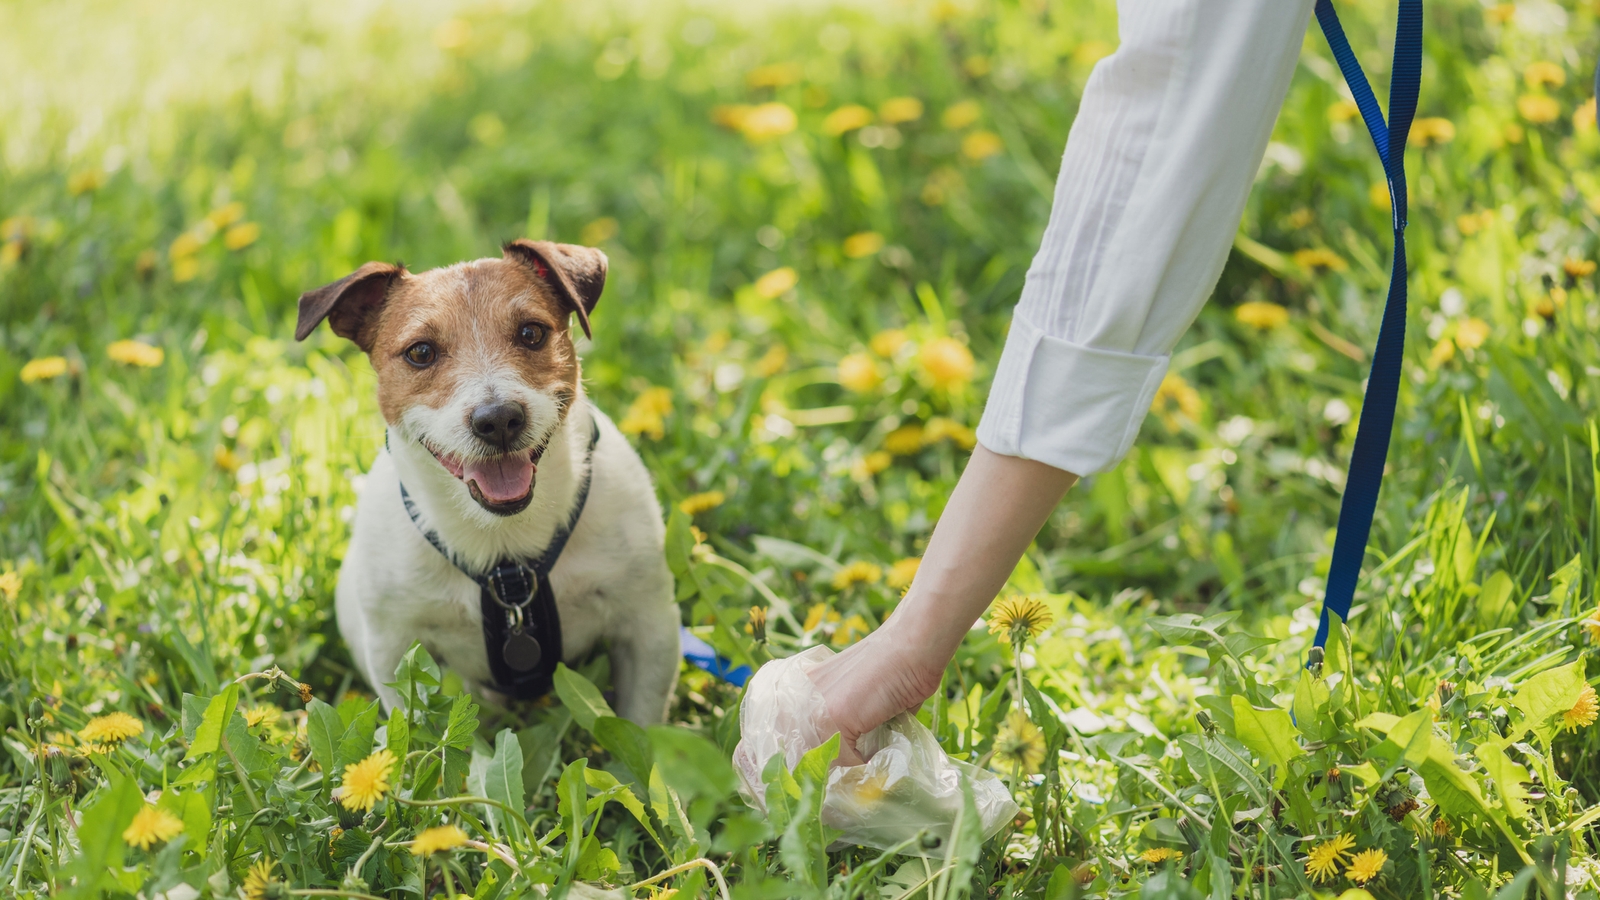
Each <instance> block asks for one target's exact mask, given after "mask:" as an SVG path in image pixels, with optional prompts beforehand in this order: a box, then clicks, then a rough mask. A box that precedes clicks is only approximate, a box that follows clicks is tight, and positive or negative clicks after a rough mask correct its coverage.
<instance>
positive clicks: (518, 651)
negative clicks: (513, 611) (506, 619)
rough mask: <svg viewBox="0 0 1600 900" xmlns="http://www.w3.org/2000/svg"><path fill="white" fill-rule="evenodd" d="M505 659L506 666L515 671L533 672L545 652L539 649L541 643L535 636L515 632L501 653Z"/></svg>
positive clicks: (509, 637)
mask: <svg viewBox="0 0 1600 900" xmlns="http://www.w3.org/2000/svg"><path fill="white" fill-rule="evenodd" d="M500 655H501V656H503V657H504V658H505V661H506V665H508V666H510V667H511V668H512V670H513V671H517V672H531V671H532V670H533V668H534V667H535V666H537V665H538V664H539V659H540V658H541V657H543V656H544V651H543V650H542V649H541V648H540V647H539V642H538V641H536V640H534V638H533V635H531V634H525V633H523V632H520V631H514V632H512V633H511V634H510V636H508V637H507V638H506V644H505V647H503V648H502V649H501V651H500Z"/></svg>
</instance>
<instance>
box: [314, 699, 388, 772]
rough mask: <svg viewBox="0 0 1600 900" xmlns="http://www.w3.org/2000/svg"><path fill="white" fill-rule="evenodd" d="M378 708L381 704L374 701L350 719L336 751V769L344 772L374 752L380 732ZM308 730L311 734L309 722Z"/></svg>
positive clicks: (334, 762) (334, 761)
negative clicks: (346, 768) (373, 742)
mask: <svg viewBox="0 0 1600 900" xmlns="http://www.w3.org/2000/svg"><path fill="white" fill-rule="evenodd" d="M378 708H379V703H378V701H377V700H374V701H372V702H371V703H370V704H368V705H367V706H366V707H365V708H363V709H361V710H360V711H359V712H357V713H356V714H355V715H354V716H353V717H352V718H351V719H350V721H349V724H348V725H347V726H346V727H345V728H344V731H343V734H342V735H341V736H340V738H339V746H338V747H337V748H336V749H335V750H334V760H333V765H334V768H336V769H338V770H339V771H344V767H345V766H348V765H350V764H351V763H357V762H360V761H362V760H363V759H366V758H367V755H368V754H370V753H371V752H372V736H373V735H374V734H375V733H377V730H378ZM306 729H307V733H308V734H309V733H310V723H309V722H308V723H307V725H306Z"/></svg>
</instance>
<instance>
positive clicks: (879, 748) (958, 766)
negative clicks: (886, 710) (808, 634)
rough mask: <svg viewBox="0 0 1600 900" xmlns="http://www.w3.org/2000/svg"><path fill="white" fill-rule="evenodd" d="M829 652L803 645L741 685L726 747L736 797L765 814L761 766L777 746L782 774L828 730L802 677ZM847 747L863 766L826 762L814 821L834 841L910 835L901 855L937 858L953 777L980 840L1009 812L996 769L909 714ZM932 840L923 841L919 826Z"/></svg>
mask: <svg viewBox="0 0 1600 900" xmlns="http://www.w3.org/2000/svg"><path fill="white" fill-rule="evenodd" d="M832 655H833V651H831V650H829V649H828V648H827V647H812V648H811V649H809V650H806V651H805V652H804V653H800V654H798V655H796V656H791V657H789V658H788V659H777V660H773V661H772V662H769V663H767V664H766V665H764V666H762V667H761V669H760V670H759V671H757V672H756V674H755V677H754V678H752V679H751V680H750V684H749V687H748V688H746V690H745V695H744V703H743V705H742V706H741V709H740V714H739V728H740V740H739V746H738V748H737V749H735V750H734V752H733V764H734V769H735V770H737V771H738V773H739V792H740V793H741V794H743V795H744V799H745V802H747V803H749V804H750V805H751V806H753V807H755V808H756V809H759V810H761V811H762V812H763V813H764V812H766V788H765V787H764V786H763V784H762V781H761V771H762V769H763V768H764V767H765V765H766V763H767V760H769V759H771V758H772V757H773V756H774V755H775V754H778V753H782V754H783V759H784V762H785V763H786V764H787V765H788V767H789V769H790V770H791V771H792V770H793V769H794V767H795V766H796V765H798V764H799V762H800V758H801V757H802V756H804V755H805V754H806V752H807V751H809V750H812V749H814V748H816V747H818V746H820V745H821V744H823V743H824V742H826V741H827V740H828V739H829V738H831V737H833V735H834V734H835V733H837V732H838V730H839V729H838V727H837V726H835V725H834V724H833V720H832V718H831V717H830V716H829V715H828V708H827V702H826V701H825V700H824V699H823V697H822V693H821V692H820V691H818V690H817V687H816V685H815V684H813V683H812V681H811V678H810V676H809V675H808V674H807V673H808V672H809V671H810V670H811V669H813V668H815V667H816V666H818V665H820V664H821V663H822V662H823V661H825V660H826V659H828V658H829V657H831V656H832ZM856 749H857V750H858V751H860V753H861V755H862V756H863V757H866V758H867V762H866V764H865V765H859V766H835V767H834V768H833V769H832V770H831V771H830V772H829V773H828V793H827V797H826V799H825V800H824V801H823V804H822V822H823V824H825V825H827V826H828V827H830V828H837V829H839V830H840V831H842V832H844V834H843V835H841V837H840V839H839V840H840V842H842V843H847V844H860V845H862V846H864V847H875V848H877V849H880V850H889V849H893V848H895V847H898V846H899V845H901V844H903V843H905V842H906V841H908V840H910V841H912V844H911V845H910V846H909V847H908V848H904V849H903V850H902V852H905V853H908V854H914V855H932V856H938V855H942V851H940V850H939V849H937V848H939V847H944V846H946V845H947V844H948V843H949V841H950V838H951V830H952V829H953V827H954V826H955V823H956V819H957V817H958V815H959V814H960V812H961V808H962V797H961V794H962V784H963V782H964V783H966V784H967V785H969V786H970V789H971V791H972V799H973V803H974V805H975V806H976V808H977V811H978V818H979V820H980V823H981V825H982V831H983V836H984V838H985V839H988V838H990V837H993V836H994V834H995V833H996V832H997V831H999V830H1000V828H1001V827H1002V826H1003V825H1005V823H1006V822H1007V821H1009V820H1011V819H1012V818H1013V817H1014V816H1016V814H1017V805H1016V804H1015V803H1013V802H1012V800H1011V794H1010V792H1009V791H1007V790H1006V786H1005V784H1004V783H1002V782H1001V781H1000V779H999V777H998V776H996V775H995V774H994V773H993V772H989V771H987V770H985V769H980V768H978V767H977V766H974V765H972V764H970V763H964V762H960V761H958V760H953V759H951V758H950V757H949V756H947V755H946V754H945V752H944V750H943V748H941V747H940V746H939V742H938V741H937V740H935V739H934V737H933V732H931V731H929V730H928V729H927V727H926V726H925V725H923V724H922V723H921V722H919V721H917V720H916V718H915V717H914V716H912V715H911V714H910V713H901V714H899V715H897V716H895V717H894V718H892V719H890V720H889V721H888V722H885V723H884V724H882V725H880V726H878V727H877V728H875V729H873V730H872V731H870V732H868V733H866V734H864V735H862V736H861V737H860V738H859V739H857V741H856ZM922 832H926V833H927V834H928V835H931V836H933V837H936V838H938V839H939V840H938V841H937V842H934V841H928V842H927V844H930V845H933V846H924V845H923V843H921V842H918V841H915V840H914V839H915V838H916V837H917V836H918V834H919V833H922Z"/></svg>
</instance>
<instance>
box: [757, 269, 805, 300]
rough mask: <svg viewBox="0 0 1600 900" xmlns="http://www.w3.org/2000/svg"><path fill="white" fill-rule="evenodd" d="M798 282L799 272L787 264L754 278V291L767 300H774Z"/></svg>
mask: <svg viewBox="0 0 1600 900" xmlns="http://www.w3.org/2000/svg"><path fill="white" fill-rule="evenodd" d="M799 283H800V274H799V273H798V272H796V271H795V270H794V269H792V268H790V267H789V266H784V267H783V268H781V269H773V270H772V271H771V272H768V273H767V274H765V275H763V276H761V277H760V278H757V279H756V283H755V289H756V293H757V294H759V295H760V296H762V297H765V298H767V299H768V300H776V299H777V298H779V297H782V296H783V295H784V294H787V293H789V291H791V290H793V289H794V286H795V285H796V284H799Z"/></svg>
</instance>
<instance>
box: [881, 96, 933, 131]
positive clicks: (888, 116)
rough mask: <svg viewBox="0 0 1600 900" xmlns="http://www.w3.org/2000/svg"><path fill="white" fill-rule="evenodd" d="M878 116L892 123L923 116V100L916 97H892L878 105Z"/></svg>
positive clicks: (910, 120) (908, 120) (911, 120)
mask: <svg viewBox="0 0 1600 900" xmlns="http://www.w3.org/2000/svg"><path fill="white" fill-rule="evenodd" d="M878 118H880V119H882V120H883V121H885V122H887V123H889V124H890V125H899V124H900V123H902V122H915V121H916V120H918V119H920V118H922V101H921V100H918V99H917V98H915V97H890V98H889V99H887V100H885V101H883V103H881V104H879V106H878Z"/></svg>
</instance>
